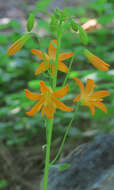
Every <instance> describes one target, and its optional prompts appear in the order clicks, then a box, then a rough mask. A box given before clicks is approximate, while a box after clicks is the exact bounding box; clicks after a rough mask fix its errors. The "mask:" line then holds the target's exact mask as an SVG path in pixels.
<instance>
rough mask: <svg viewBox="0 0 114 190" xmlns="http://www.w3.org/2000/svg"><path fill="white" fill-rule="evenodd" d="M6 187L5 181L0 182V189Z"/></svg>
mask: <svg viewBox="0 0 114 190" xmlns="http://www.w3.org/2000/svg"><path fill="white" fill-rule="evenodd" d="M6 186H7V181H6V180H5V179H2V180H0V189H2V188H4V187H6Z"/></svg>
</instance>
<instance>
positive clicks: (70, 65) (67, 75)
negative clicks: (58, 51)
mask: <svg viewBox="0 0 114 190" xmlns="http://www.w3.org/2000/svg"><path fill="white" fill-rule="evenodd" d="M74 57H75V55H73V57H72V59H71V61H70V64H69V68H68V73H67V74H66V77H65V80H64V82H63V86H65V84H66V82H67V79H68V77H69V73H70V70H71V67H72V63H73V60H74Z"/></svg>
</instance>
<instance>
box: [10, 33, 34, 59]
mask: <svg viewBox="0 0 114 190" xmlns="http://www.w3.org/2000/svg"><path fill="white" fill-rule="evenodd" d="M29 38H30V34H29V33H26V34H24V35H23V36H22V37H21V38H19V39H18V40H17V41H16V42H14V43H13V44H12V45H11V46H10V47H9V49H8V55H9V56H11V55H13V54H16V53H17V52H18V51H19V50H20V49H21V48H22V47H23V46H24V44H25V43H26V41H27V40H28V39H29Z"/></svg>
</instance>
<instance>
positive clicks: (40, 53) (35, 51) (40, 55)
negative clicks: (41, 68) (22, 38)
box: [31, 49, 49, 60]
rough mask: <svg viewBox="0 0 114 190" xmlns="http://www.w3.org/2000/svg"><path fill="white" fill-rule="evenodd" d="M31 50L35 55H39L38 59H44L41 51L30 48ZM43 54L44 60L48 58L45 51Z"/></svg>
mask: <svg viewBox="0 0 114 190" xmlns="http://www.w3.org/2000/svg"><path fill="white" fill-rule="evenodd" d="M31 52H32V53H33V54H34V55H36V56H37V57H39V58H40V59H42V60H44V58H43V53H42V51H40V50H37V49H32V50H31ZM44 56H45V58H46V60H48V59H49V56H48V55H47V54H46V53H44Z"/></svg>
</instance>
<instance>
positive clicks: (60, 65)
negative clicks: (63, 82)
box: [58, 61, 68, 73]
mask: <svg viewBox="0 0 114 190" xmlns="http://www.w3.org/2000/svg"><path fill="white" fill-rule="evenodd" d="M58 70H59V71H62V72H64V73H68V67H67V66H66V65H65V64H64V63H62V62H60V61H59V63H58Z"/></svg>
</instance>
